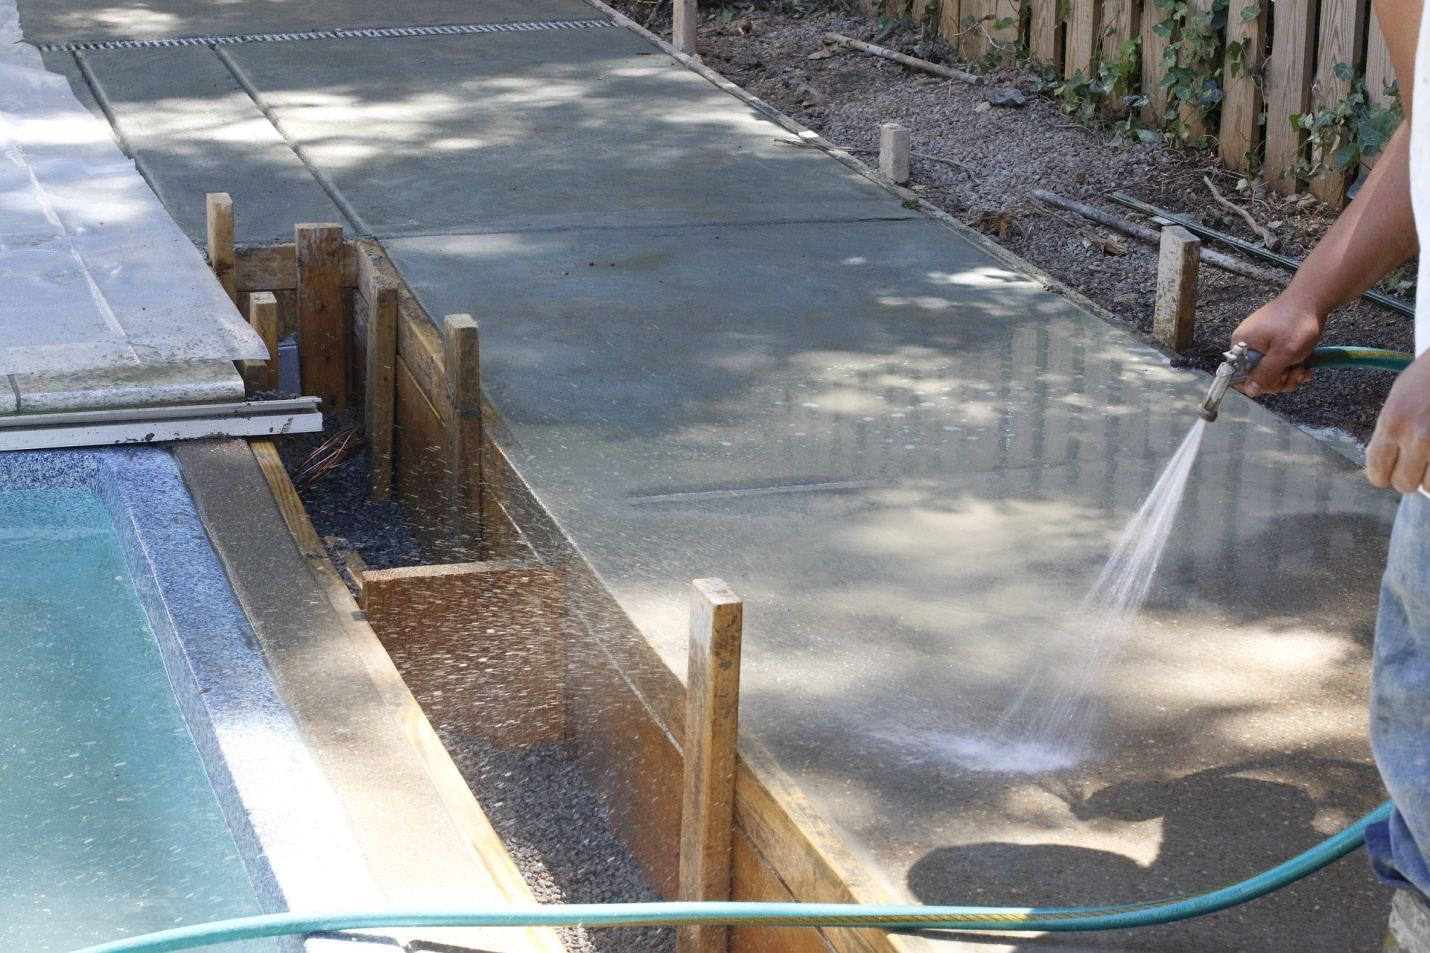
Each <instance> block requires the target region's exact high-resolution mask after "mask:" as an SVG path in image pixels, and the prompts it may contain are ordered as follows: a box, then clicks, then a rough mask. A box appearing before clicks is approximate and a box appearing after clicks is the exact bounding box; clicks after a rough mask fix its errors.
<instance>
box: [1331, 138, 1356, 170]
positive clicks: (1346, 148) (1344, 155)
mask: <svg viewBox="0 0 1430 953" xmlns="http://www.w3.org/2000/svg"><path fill="white" fill-rule="evenodd" d="M1359 164H1360V146H1359V145H1357V144H1356V143H1354V142H1348V143H1346V144H1345V145H1343V146H1341V147H1340V148H1339V149H1337V150H1336V151H1335V152H1334V153H1332V154H1331V168H1333V169H1335V170H1336V171H1337V172H1344V171H1346V170H1347V169H1350V168H1353V167H1355V166H1357V165H1359Z"/></svg>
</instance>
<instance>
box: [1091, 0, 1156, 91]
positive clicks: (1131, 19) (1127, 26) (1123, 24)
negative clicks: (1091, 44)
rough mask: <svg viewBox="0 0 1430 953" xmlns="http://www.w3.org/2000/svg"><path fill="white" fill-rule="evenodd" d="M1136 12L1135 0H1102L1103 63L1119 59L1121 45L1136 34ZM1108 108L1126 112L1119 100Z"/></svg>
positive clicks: (1120, 56)
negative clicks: (1103, 24)
mask: <svg viewBox="0 0 1430 953" xmlns="http://www.w3.org/2000/svg"><path fill="white" fill-rule="evenodd" d="M1137 14H1138V9H1137V0H1103V4H1102V22H1103V23H1105V24H1106V27H1105V29H1104V30H1103V31H1102V60H1103V62H1104V63H1111V62H1113V61H1114V60H1120V59H1121V58H1122V56H1123V52H1122V48H1123V45H1124V44H1126V43H1127V42H1128V41H1130V40H1132V39H1133V38H1134V37H1136V36H1137V29H1138V23H1139V21H1138V16H1137ZM1148 16H1151V14H1150V13H1149V14H1148ZM1109 108H1110V109H1111V110H1112V112H1113V113H1115V114H1116V115H1119V116H1120V115H1122V114H1124V113H1126V112H1127V107H1126V106H1125V105H1123V104H1122V102H1121V101H1118V102H1115V103H1110V104H1109Z"/></svg>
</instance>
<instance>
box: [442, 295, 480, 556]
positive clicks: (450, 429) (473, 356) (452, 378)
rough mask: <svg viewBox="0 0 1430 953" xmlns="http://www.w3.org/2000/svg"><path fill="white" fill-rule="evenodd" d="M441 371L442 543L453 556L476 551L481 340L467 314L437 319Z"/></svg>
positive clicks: (478, 544) (478, 502)
mask: <svg viewBox="0 0 1430 953" xmlns="http://www.w3.org/2000/svg"><path fill="white" fill-rule="evenodd" d="M442 347H443V355H444V362H443V363H444V366H445V369H446V372H447V417H446V419H445V420H444V421H443V423H444V427H445V430H446V434H445V437H446V440H445V446H446V476H447V508H448V509H447V527H448V543H449V545H450V547H451V552H452V553H453V554H454V555H458V556H462V555H468V556H478V555H479V554H480V548H481V519H482V385H481V358H480V350H481V345H480V342H479V338H478V331H477V322H476V321H474V320H472V316H471V315H470V314H449V315H447V316H446V317H445V318H443V319H442Z"/></svg>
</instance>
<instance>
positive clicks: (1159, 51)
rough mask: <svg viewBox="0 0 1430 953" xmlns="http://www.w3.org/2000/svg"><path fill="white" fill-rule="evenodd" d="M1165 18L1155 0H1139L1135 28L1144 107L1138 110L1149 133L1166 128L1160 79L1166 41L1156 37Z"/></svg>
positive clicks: (1163, 11) (1165, 111)
mask: <svg viewBox="0 0 1430 953" xmlns="http://www.w3.org/2000/svg"><path fill="white" fill-rule="evenodd" d="M1166 16H1167V11H1166V10H1164V9H1162V8H1161V7H1159V6H1157V4H1156V2H1155V0H1142V11H1141V15H1140V17H1139V19H1140V21H1141V22H1140V24H1139V28H1140V30H1141V35H1142V95H1144V96H1146V97H1147V105H1145V106H1143V107H1142V121H1143V122H1144V123H1146V124H1147V125H1148V126H1149V127H1151V128H1153V129H1161V128H1162V127H1163V126H1165V125H1166V124H1167V91H1166V90H1165V89H1163V88H1162V79H1163V77H1165V76H1166V75H1167V71H1166V70H1165V69H1164V68H1163V67H1162V58H1163V57H1164V56H1166V54H1167V41H1166V40H1164V39H1163V38H1162V37H1160V36H1158V35H1157V30H1156V26H1157V24H1158V23H1160V22H1161V21H1162V20H1164V19H1165V18H1166Z"/></svg>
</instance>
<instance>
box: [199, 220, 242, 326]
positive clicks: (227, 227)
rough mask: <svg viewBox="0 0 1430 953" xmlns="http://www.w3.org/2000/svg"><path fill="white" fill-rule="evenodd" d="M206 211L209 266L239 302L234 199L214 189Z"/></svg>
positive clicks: (228, 292) (236, 302) (231, 298)
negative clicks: (234, 240) (234, 238)
mask: <svg viewBox="0 0 1430 953" xmlns="http://www.w3.org/2000/svg"><path fill="white" fill-rule="evenodd" d="M204 211H205V214H206V218H207V220H208V229H207V231H208V236H207V240H208V246H209V267H210V268H212V269H213V273H214V277H215V278H217V279H218V283H219V284H221V285H223V290H224V291H225V292H226V293H227V294H228V300H230V301H232V302H233V303H234V306H235V307H236V306H237V305H238V287H237V284H236V279H237V272H236V271H235V267H234V263H235V259H236V256H235V254H234V247H233V199H231V198H229V196H228V193H227V192H210V193H208V195H207V196H205V201H204Z"/></svg>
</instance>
